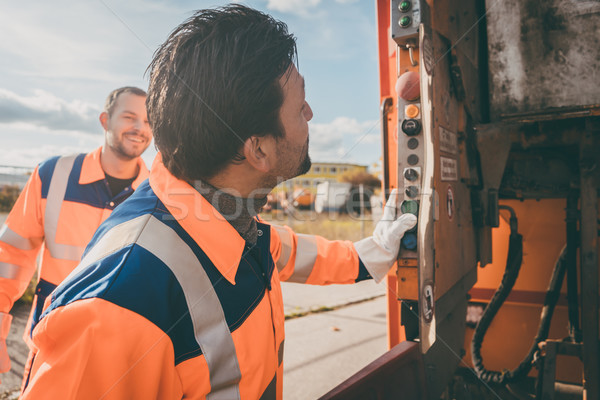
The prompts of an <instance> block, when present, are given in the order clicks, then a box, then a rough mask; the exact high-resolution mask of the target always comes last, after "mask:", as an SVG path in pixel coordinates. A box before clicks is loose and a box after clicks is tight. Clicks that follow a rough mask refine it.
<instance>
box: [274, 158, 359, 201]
mask: <svg viewBox="0 0 600 400" xmlns="http://www.w3.org/2000/svg"><path fill="white" fill-rule="evenodd" d="M360 171H362V172H366V171H367V166H366V165H360V164H349V163H330V162H313V163H312V167H310V171H308V172H307V173H306V174H304V175H300V176H297V177H295V178H293V179H290V180H289V181H286V182H284V183H283V184H281V185H279V186H277V187H276V188H275V189H274V192H276V193H277V192H280V191H282V190H286V191H292V190H294V189H298V188H304V189H308V190H309V191H310V192H312V193H316V187H317V184H319V183H321V182H341V177H342V176H343V175H345V174H349V173H356V172H360Z"/></svg>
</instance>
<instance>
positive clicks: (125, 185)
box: [0, 87, 152, 372]
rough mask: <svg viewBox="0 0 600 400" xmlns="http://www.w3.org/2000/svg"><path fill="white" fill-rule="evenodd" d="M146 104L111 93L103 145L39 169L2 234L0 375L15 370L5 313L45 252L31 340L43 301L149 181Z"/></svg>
mask: <svg viewBox="0 0 600 400" xmlns="http://www.w3.org/2000/svg"><path fill="white" fill-rule="evenodd" d="M145 102H146V92H144V91H143V90H141V89H138V88H136V87H122V88H119V89H116V90H113V91H112V92H111V93H110V94H109V95H108V97H107V99H106V104H105V106H104V111H103V112H102V113H101V114H100V123H101V125H102V127H103V128H104V131H105V144H104V146H102V147H100V148H98V149H96V150H95V151H93V152H91V153H89V154H79V155H71V156H64V157H53V158H50V159H48V160H46V161H44V162H42V163H41V164H40V165H38V167H37V168H36V169H35V171H34V172H33V174H32V175H31V178H30V179H29V181H28V182H27V185H26V186H25V188H24V189H23V191H22V192H21V195H20V196H19V198H18V200H17V202H16V203H15V205H14V207H13V209H12V210H11V212H10V214H9V215H8V218H7V219H6V223H5V224H4V225H3V226H2V228H1V229H0V372H7V371H8V370H9V369H10V359H9V358H8V354H7V351H6V343H5V339H6V336H7V334H8V331H9V328H10V323H11V315H10V314H8V312H9V311H10V309H11V308H12V305H13V303H14V302H15V301H16V300H17V299H18V298H19V297H21V296H22V295H23V292H24V291H25V289H26V288H27V286H28V284H29V282H30V281H31V278H32V277H33V274H34V272H35V270H36V259H37V258H38V254H39V253H40V249H43V250H42V252H41V257H40V265H39V277H38V279H39V281H38V284H37V287H36V291H35V298H34V302H33V307H32V311H31V315H30V323H28V324H27V328H26V330H25V340H26V341H27V342H29V330H30V328H31V326H32V322H33V321H36V320H37V319H38V318H39V316H40V315H41V311H42V307H43V304H44V300H45V298H46V297H47V296H48V295H49V294H50V292H52V290H53V289H54V288H55V287H56V286H57V285H58V284H59V283H61V282H62V280H63V279H64V278H65V277H66V276H67V275H68V274H69V273H70V272H71V271H72V270H73V269H74V268H75V266H76V265H77V263H78V262H79V261H80V259H81V255H82V254H83V251H84V249H85V246H86V245H87V243H88V242H89V240H90V239H91V238H92V235H93V234H94V232H95V231H96V229H97V228H98V226H99V225H100V224H101V223H102V222H103V221H104V220H105V219H106V218H107V217H108V216H109V215H110V213H111V212H112V210H113V209H114V208H115V207H116V206H117V205H118V204H120V203H122V202H123V201H124V200H125V199H126V198H128V197H129V196H130V195H131V194H132V193H133V191H134V190H135V189H136V188H137V186H138V185H139V184H140V183H141V182H142V181H143V180H144V179H146V178H147V177H148V169H147V168H146V165H145V164H144V162H143V161H142V159H141V158H140V155H141V154H142V153H143V152H144V150H146V148H147V147H148V145H149V144H150V142H151V140H152V132H151V131H150V127H149V125H148V115H147V112H146V104H145ZM42 245H43V246H42Z"/></svg>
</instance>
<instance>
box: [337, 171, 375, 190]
mask: <svg viewBox="0 0 600 400" xmlns="http://www.w3.org/2000/svg"><path fill="white" fill-rule="evenodd" d="M341 180H342V182H348V183H351V184H352V186H359V185H361V184H362V185H364V186H365V188H369V189H376V188H379V187H381V181H380V180H379V178H377V177H376V176H375V175H372V174H370V173H368V172H367V171H350V172H347V173H345V174H344V175H342V176H341Z"/></svg>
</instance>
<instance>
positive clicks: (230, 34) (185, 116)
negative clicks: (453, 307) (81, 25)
mask: <svg viewBox="0 0 600 400" xmlns="http://www.w3.org/2000/svg"><path fill="white" fill-rule="evenodd" d="M295 59H296V41H295V38H294V36H293V35H291V34H289V33H288V31H287V26H286V25H285V24H284V23H282V22H280V21H276V20H274V19H273V18H272V17H271V16H269V15H266V14H263V13H261V12H259V11H256V10H253V9H251V8H248V7H244V6H239V5H232V6H227V7H223V8H219V9H212V10H200V11H198V12H196V13H195V14H194V15H193V16H192V17H191V18H190V19H189V20H187V21H186V22H184V23H183V24H182V25H180V26H179V27H177V28H176V29H175V30H174V31H173V33H172V34H171V36H170V37H169V38H168V39H167V41H166V42H165V43H164V44H163V45H162V46H161V47H160V48H159V49H158V51H157V52H156V53H155V57H154V60H153V61H152V64H151V66H150V87H149V89H148V112H149V116H150V120H151V125H152V129H153V131H154V135H155V140H156V145H157V147H158V149H159V150H160V153H159V154H158V156H157V158H156V160H155V161H154V164H153V166H152V171H151V173H150V179H149V180H148V181H147V182H144V183H143V184H142V185H140V187H139V188H138V189H137V191H136V193H135V194H134V195H133V196H131V197H130V198H129V199H128V200H127V201H126V202H124V203H123V204H122V205H121V206H120V207H119V208H118V209H117V210H115V212H114V213H113V214H112V215H111V216H110V218H109V219H107V220H106V221H105V222H104V223H103V224H102V225H101V226H100V228H99V229H98V231H97V232H96V234H95V235H94V238H93V239H92V241H91V242H90V244H89V245H88V247H87V249H86V253H85V255H84V256H83V259H82V261H81V263H80V265H79V266H78V267H77V268H76V269H75V270H74V271H73V273H72V274H71V275H70V276H69V277H68V278H67V279H66V280H65V281H64V282H63V283H62V284H61V285H60V286H59V287H58V288H57V289H56V290H55V291H54V292H53V294H52V301H51V303H50V305H49V307H48V308H47V309H46V310H45V311H44V314H43V316H42V318H41V319H40V320H39V322H38V323H37V325H36V326H35V328H34V330H33V339H32V341H33V346H32V352H31V357H30V359H31V360H32V363H31V373H30V374H29V375H27V376H25V382H24V391H23V394H22V397H21V398H22V399H39V398H60V399H73V400H74V399H98V398H103V399H122V400H125V399H184V398H185V399H248V400H256V399H281V398H282V372H283V347H284V336H285V335H284V319H285V318H284V313H283V300H282V295H281V285H280V281H281V280H287V281H291V282H300V283H307V284H317V285H325V284H330V283H354V282H357V281H360V280H363V279H369V278H375V279H377V280H381V279H382V278H383V277H384V276H385V275H386V273H387V271H388V269H389V268H390V267H391V266H392V265H393V264H394V261H395V260H396V256H397V254H398V249H399V247H400V239H401V238H402V236H403V234H404V232H405V231H406V230H407V229H410V228H412V227H413V226H414V224H415V222H416V221H415V217H414V216H413V215H402V216H400V217H399V218H397V219H396V218H395V217H396V216H395V211H394V210H395V200H394V199H393V198H391V199H390V201H389V202H388V206H387V207H386V211H385V213H384V216H385V218H384V219H383V220H382V221H380V222H379V223H378V224H377V227H376V229H375V233H374V235H373V236H372V237H369V238H366V239H363V240H361V241H360V242H357V243H352V242H343V241H329V240H326V239H324V238H322V237H319V236H310V235H301V234H296V233H294V232H293V231H292V230H291V229H290V228H288V227H280V226H274V225H269V224H266V223H264V222H262V221H261V220H260V219H259V218H258V217H257V216H256V213H257V212H258V210H259V209H260V208H261V207H262V206H263V205H264V204H265V202H266V198H267V194H268V193H269V191H270V190H271V189H272V188H273V187H274V186H275V185H276V184H277V183H279V182H281V181H283V180H286V179H289V178H292V177H294V176H297V175H299V174H302V173H304V172H306V171H307V170H308V169H309V167H310V157H309V156H308V142H309V139H308V138H309V132H308V122H309V121H310V119H311V118H312V116H313V114H312V110H311V108H310V106H309V105H308V103H307V101H306V99H305V92H304V78H303V77H302V76H301V75H300V74H299V72H298V69H297V67H296V65H295Z"/></svg>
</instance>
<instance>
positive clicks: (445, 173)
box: [440, 157, 458, 181]
mask: <svg viewBox="0 0 600 400" xmlns="http://www.w3.org/2000/svg"><path fill="white" fill-rule="evenodd" d="M440 169H441V174H442V181H457V180H458V164H457V162H456V160H455V159H453V158H448V157H440Z"/></svg>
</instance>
